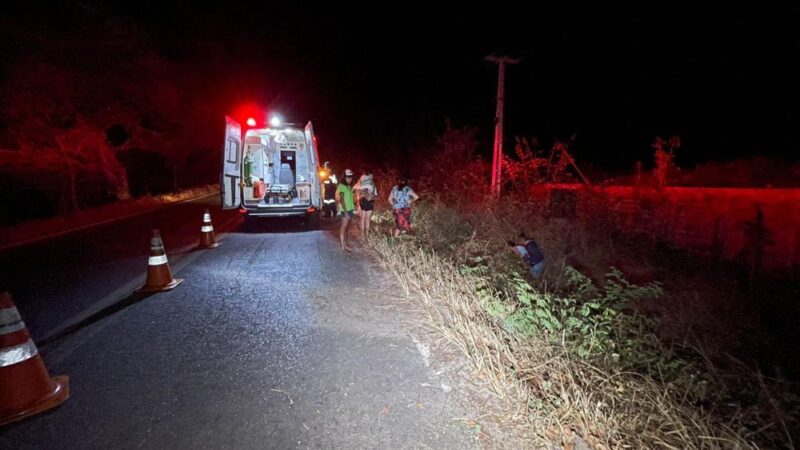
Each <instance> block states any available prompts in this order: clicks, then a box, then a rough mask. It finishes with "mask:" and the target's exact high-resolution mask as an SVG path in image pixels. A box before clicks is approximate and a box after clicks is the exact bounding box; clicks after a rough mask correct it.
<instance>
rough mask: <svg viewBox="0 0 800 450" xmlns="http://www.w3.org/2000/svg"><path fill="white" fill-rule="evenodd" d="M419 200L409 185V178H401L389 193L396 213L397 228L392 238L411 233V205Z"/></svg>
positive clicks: (393, 231) (390, 201)
mask: <svg viewBox="0 0 800 450" xmlns="http://www.w3.org/2000/svg"><path fill="white" fill-rule="evenodd" d="M417 200H419V196H418V195H417V193H416V192H414V190H413V189H411V187H410V186H409V185H408V178H406V177H404V176H400V177H398V179H397V185H396V186H395V187H393V188H392V192H391V193H389V203H390V204H391V205H392V210H393V212H394V223H395V227H394V230H392V236H394V237H397V236H399V235H400V234H401V233H402V234H406V233H408V232H409V231H411V204H412V203H414V202H415V201H417Z"/></svg>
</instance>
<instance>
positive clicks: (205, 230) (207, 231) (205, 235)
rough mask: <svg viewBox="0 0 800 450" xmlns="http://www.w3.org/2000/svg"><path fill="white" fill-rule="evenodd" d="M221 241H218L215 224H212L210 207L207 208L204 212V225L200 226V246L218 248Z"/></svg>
mask: <svg viewBox="0 0 800 450" xmlns="http://www.w3.org/2000/svg"><path fill="white" fill-rule="evenodd" d="M220 245H222V244H221V243H219V242H217V238H216V237H214V226H213V225H211V214H209V212H208V209H206V212H205V214H203V226H202V227H200V245H198V247H199V248H217V247H219V246H220Z"/></svg>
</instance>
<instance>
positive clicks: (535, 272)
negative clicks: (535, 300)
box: [531, 261, 544, 278]
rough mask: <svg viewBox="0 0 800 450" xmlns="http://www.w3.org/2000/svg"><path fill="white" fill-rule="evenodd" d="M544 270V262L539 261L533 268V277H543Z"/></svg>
mask: <svg viewBox="0 0 800 450" xmlns="http://www.w3.org/2000/svg"><path fill="white" fill-rule="evenodd" d="M543 270H544V261H539V262H538V263H536V264H534V265H533V266H531V275H533V278H539V277H540V276H541V275H542V271H543Z"/></svg>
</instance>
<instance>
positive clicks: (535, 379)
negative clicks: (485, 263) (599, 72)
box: [371, 205, 792, 449]
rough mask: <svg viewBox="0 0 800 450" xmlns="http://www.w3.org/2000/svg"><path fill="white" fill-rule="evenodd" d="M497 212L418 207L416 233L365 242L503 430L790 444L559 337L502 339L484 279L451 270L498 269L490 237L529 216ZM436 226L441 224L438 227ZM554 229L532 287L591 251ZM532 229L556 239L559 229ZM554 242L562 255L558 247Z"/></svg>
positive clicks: (673, 442)
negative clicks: (490, 401) (499, 412)
mask: <svg viewBox="0 0 800 450" xmlns="http://www.w3.org/2000/svg"><path fill="white" fill-rule="evenodd" d="M478 208H482V207H478ZM487 211H488V212H489V214H487V213H486V212H487ZM497 212H498V211H496V210H491V208H488V207H487V208H486V210H485V211H484V210H481V211H480V214H482V220H481V221H479V222H472V223H471V224H470V222H469V221H467V222H466V223H463V222H461V221H459V220H457V215H458V213H457V212H455V211H454V210H451V209H449V208H446V207H444V206H443V205H435V206H433V207H431V206H428V207H423V208H418V209H417V210H416V211H415V223H416V224H415V235H414V236H411V237H408V238H405V239H399V240H396V239H392V238H380V237H378V238H376V239H373V240H372V242H371V244H372V246H373V248H374V249H375V250H376V251H377V253H378V254H379V255H380V259H381V262H382V264H383V265H384V266H385V267H386V268H387V269H389V270H390V271H392V272H393V273H394V275H395V276H396V277H397V279H398V281H399V283H400V285H401V286H402V288H403V289H404V291H405V294H406V295H407V296H408V297H409V298H411V299H416V300H417V301H418V302H419V304H420V307H421V308H422V309H423V310H424V311H425V312H426V314H427V318H428V323H427V326H428V327H430V328H431V329H432V330H433V331H434V332H435V333H437V334H438V335H439V336H440V337H441V338H442V339H443V340H445V341H446V342H447V343H449V344H450V345H452V346H455V347H456V348H458V349H459V350H460V351H461V352H462V353H463V354H464V355H466V357H467V358H468V360H469V362H470V364H471V366H472V368H473V369H474V370H475V373H476V376H477V377H478V378H479V379H480V380H485V381H486V384H487V386H488V387H489V389H490V390H491V392H492V393H493V394H494V395H495V396H496V397H498V398H499V399H503V400H505V401H506V402H508V404H509V405H510V408H509V410H510V413H508V417H507V418H505V420H504V422H506V423H507V424H514V425H509V426H523V427H525V429H526V430H527V431H528V432H529V433H532V434H533V436H534V439H535V441H536V442H535V444H536V445H537V446H547V445H550V444H551V443H553V442H556V443H561V444H562V445H564V446H565V447H568V448H569V447H570V446H571V445H572V443H573V441H574V439H575V436H576V435H577V436H579V437H580V438H582V439H583V440H584V441H585V442H586V443H588V444H589V445H590V446H591V447H592V448H597V449H604V448H607V449H622V448H635V449H638V448H668V449H716V448H731V449H744V448H759V446H758V444H757V443H756V442H755V441H754V439H756V438H759V437H761V434H762V433H763V432H764V431H765V430H768V429H775V430H777V431H778V432H779V433H780V434H783V433H785V436H786V437H785V439H783V442H784V444H783V445H788V446H790V447H791V445H792V444H791V436H789V432H788V431H787V429H786V426H785V424H781V423H777V422H775V421H772V420H771V419H770V417H774V416H770V415H766V417H761V418H759V419H758V420H760V422H759V423H758V424H757V426H754V424H753V420H757V419H756V418H754V417H755V416H754V415H753V414H745V412H743V411H740V412H734V413H729V412H728V411H725V413H724V414H722V413H720V411H711V410H707V409H704V407H703V405H702V404H698V402H697V401H696V400H695V399H694V398H693V396H692V395H691V394H690V393H689V392H682V391H681V389H682V388H679V387H678V386H677V385H673V384H670V383H664V382H662V381H660V380H657V379H655V378H653V377H651V376H649V375H645V374H642V373H638V372H635V371H625V370H619V369H616V368H614V367H613V365H611V364H603V363H598V362H597V361H593V360H585V359H580V358H577V357H575V356H574V353H573V352H571V351H570V349H569V348H568V347H567V346H568V345H569V343H565V342H564V340H560V341H558V342H557V343H551V341H552V340H551V339H546V338H545V337H544V336H539V337H536V336H534V337H521V336H519V335H515V334H513V333H511V332H509V331H508V330H507V329H506V328H505V327H504V326H503V324H502V323H501V322H500V321H498V320H497V319H496V318H493V317H491V316H490V314H489V313H488V312H487V311H486V308H485V306H484V305H485V302H484V301H482V298H481V293H480V291H481V289H483V288H484V287H485V286H487V285H491V283H492V280H491V279H489V278H491V276H487V275H480V274H476V273H469V272H467V273H464V271H463V270H459V269H460V268H461V267H462V263H463V261H467V260H469V258H496V259H497V261H495V264H494V267H495V268H498V267H502V265H501V264H500V260H502V258H500V257H493V256H492V255H497V253H498V252H499V251H501V250H500V249H499V248H498V245H502V244H498V241H497V239H498V238H499V239H500V241H499V242H500V243H502V239H503V235H504V234H505V235H507V234H506V233H508V232H509V231H510V230H513V229H515V228H517V229H518V227H519V223H520V220H534V219H535V218H520V217H514V216H508V215H504V214H497ZM376 221H377V222H378V226H377V227H376V228H378V229H380V228H381V225H383V228H384V229H388V223H389V222H390V218H389V217H388V214H386V213H382V214H378V215H376ZM436 221H439V222H441V221H445V222H447V224H446V226H443V227H439V226H437V225H438V224H436V223H435V222H436ZM558 226H560V227H562V228H560V233H561V235H560V237H559V236H550V237H551V238H552V240H551V241H548V242H551V244H550V245H551V248H546V249H545V252H546V253H548V254H549V255H556V256H555V258H554V259H555V260H557V261H559V263H556V264H551V267H550V269H548V270H549V271H550V273H548V280H549V281H546V282H544V283H543V284H542V285H537V288H539V289H547V288H548V287H547V284H548V283H550V285H551V286H552V285H553V284H558V283H559V277H560V273H559V272H560V271H559V270H558V268H559V267H561V266H560V265H559V264H560V263H563V262H564V261H566V260H567V259H568V254H569V252H573V251H584V250H587V251H588V250H589V249H593V248H596V247H597V246H598V245H599V244H598V242H595V241H592V240H591V238H588V237H586V238H583V241H584V242H581V239H575V238H574V236H573V239H572V240H571V241H570V242H571V243H570V244H569V245H567V244H565V242H567V240H566V239H565V238H564V234H565V233H567V234H568V233H573V232H574V233H577V234H581V233H580V230H575V229H574V228H575V227H574V226H568V224H563V223H562V224H560V225H557V227H558ZM538 229H539V230H540V232H548V231H547V230H550V231H549V232H552V233H556V232H557V231H555V230H556V229H557V228H548V227H539V228H538ZM443 230H444V231H443ZM493 234H494V235H493ZM383 235H385V233H384V234H383ZM587 235H588V233H587ZM576 242H577V243H576ZM559 245H561V246H562V248H556V247H558V246H559ZM606 245H609V246H612V245H613V243H611V242H608V243H606ZM601 250H604V251H605V250H608V248H605V249H601ZM493 292H494V295H496V296H498V297H503V296H504V295H506V294H504V293H503V292H502V289H500V290H494V291H493ZM506 300H507V299H506ZM765 391H766V389H765ZM728 406H731V405H728ZM711 407H712V408H713V407H714V405H712V406H711ZM729 409H730V410H736V411H739V409H738V408H736V407H732V406H731V407H730V408H729ZM771 442H772V443H773V444H774V441H771Z"/></svg>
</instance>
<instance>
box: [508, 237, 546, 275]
mask: <svg viewBox="0 0 800 450" xmlns="http://www.w3.org/2000/svg"><path fill="white" fill-rule="evenodd" d="M520 236H521V237H522V243H521V244H517V243H516V242H514V241H508V246H509V247H511V248H512V249H513V250H514V251H515V252H516V253H517V254H518V255H519V256H521V257H522V260H523V261H525V262H526V263H527V264H528V266H530V272H531V275H532V276H533V278H539V277H540V276H541V275H542V271H543V270H544V254H542V251H541V250H540V249H539V246H538V245H537V244H536V242H535V241H534V240H533V239H532V238H529V237H526V236H525V235H524V234H522V235H520Z"/></svg>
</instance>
